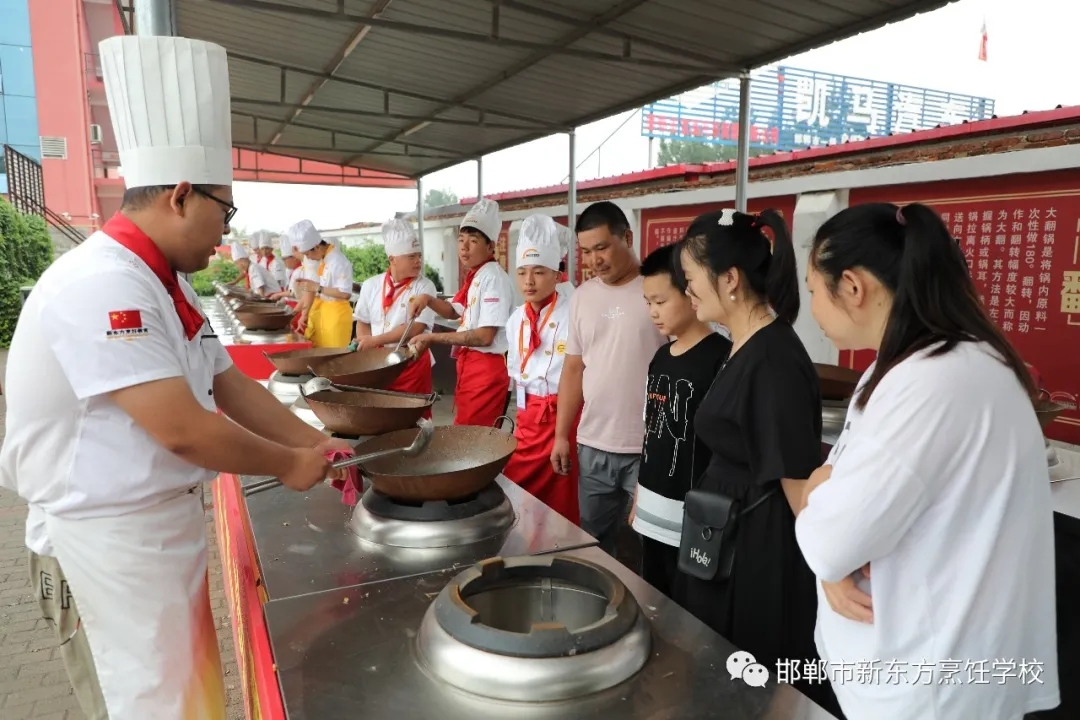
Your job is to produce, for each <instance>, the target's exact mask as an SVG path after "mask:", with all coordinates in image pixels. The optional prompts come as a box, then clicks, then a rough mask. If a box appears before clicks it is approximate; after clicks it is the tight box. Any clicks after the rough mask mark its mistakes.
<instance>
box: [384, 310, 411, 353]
mask: <svg viewBox="0 0 1080 720" xmlns="http://www.w3.org/2000/svg"><path fill="white" fill-rule="evenodd" d="M414 322H416V318H415V317H414V318H413V319H411V320H409V324H408V325H406V326H405V332H403V333H401V339H400V340H398V341H397V345H395V346H394V349H393V350H392V351H391V352H390V354H389V355H387V356H386V359H387V360H388V361H389V362H391V363H395V364H396V363H400V362H405V361H406V360H408V359H409V358H410V357H411V353H410V352H408V351H406V352H402V351H401V346H402V345H404V344H405V341H406V340H408V339H409V331H410V330H412V326H413V323H414Z"/></svg>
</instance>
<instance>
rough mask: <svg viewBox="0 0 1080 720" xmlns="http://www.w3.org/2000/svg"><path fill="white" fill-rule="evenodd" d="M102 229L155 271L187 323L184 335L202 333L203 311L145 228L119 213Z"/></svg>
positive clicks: (184, 324) (188, 337) (177, 312)
mask: <svg viewBox="0 0 1080 720" xmlns="http://www.w3.org/2000/svg"><path fill="white" fill-rule="evenodd" d="M101 231H102V232H103V233H105V234H106V235H108V236H109V237H111V238H112V239H113V240H115V241H116V242H118V243H120V244H121V245H123V246H124V247H126V248H127V249H128V250H130V251H131V252H133V253H135V254H136V255H137V256H138V257H139V259H140V260H142V261H143V262H144V263H146V265H147V266H148V267H149V268H150V270H152V271H153V273H154V275H156V276H157V279H158V280H160V281H161V284H162V285H164V286H165V291H166V292H167V293H169V297H171V298H172V301H173V305H174V306H175V307H176V314H177V316H178V317H179V318H180V324H181V325H183V326H184V335H185V336H186V337H187V339H188V340H191V339H192V338H194V337H195V336H196V335H198V334H199V328H201V327H202V325H203V322H205V320H204V318H203V316H202V313H200V312H199V311H198V310H196V309H195V306H194V305H192V304H191V303H190V302H189V301H188V299H187V296H186V295H184V291H183V290H181V289H180V282H179V281H178V280H177V279H176V271H175V270H173V269H172V268H171V267H170V266H169V261H168V260H166V259H165V255H164V254H162V252H161V250H160V249H159V248H158V246H157V245H155V244H154V241H153V240H151V239H150V237H149V236H148V235H147V234H146V233H144V232H143V231H142V230H140V229H139V228H138V226H136V225H135V223H133V222H131V220H130V219H128V218H127V217H126V216H125V215H123V214H121V213H116V214H115V215H113V216H112V218H110V219H109V222H107V223H105V227H103V228H101Z"/></svg>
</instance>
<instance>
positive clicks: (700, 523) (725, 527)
mask: <svg viewBox="0 0 1080 720" xmlns="http://www.w3.org/2000/svg"><path fill="white" fill-rule="evenodd" d="M778 489H779V488H773V489H772V490H770V491H769V492H767V493H765V494H764V495H762V496H761V497H759V498H758V499H757V500H755V501H754V502H752V503H750V505H749V506H748V507H747V508H746V509H742V503H741V502H739V501H738V500H736V499H734V498H731V497H728V496H727V495H724V494H723V493H719V492H711V491H708V490H701V489H699V488H695V489H693V490H691V491H689V492H688V493H686V500H685V502H684V504H683V524H682V537H681V538H680V540H679V570H680V571H682V572H684V573H686V574H687V575H690V576H691V577H696V578H698V579H700V580H727V579H728V578H730V577H731V571H732V569H734V567H735V533H736V532H737V531H738V528H739V519H740V518H742V517H743V516H745V515H747V514H748V513H750V512H751V511H753V510H754V509H755V508H757V507H758V506H759V505H761V504H762V503H763V502H765V501H766V500H768V499H769V498H770V497H772V496H773V495H774V494H776V491H777V490H778Z"/></svg>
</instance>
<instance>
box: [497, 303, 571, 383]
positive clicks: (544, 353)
mask: <svg viewBox="0 0 1080 720" xmlns="http://www.w3.org/2000/svg"><path fill="white" fill-rule="evenodd" d="M549 311H550V312H551V314H550V316H549V315H548V312H549ZM540 320H542V321H546V322H544V327H543V328H541V330H540V347H538V348H537V349H536V350H534V351H533V353H532V355H529V359H528V362H527V363H526V364H525V368H524V370H523V369H522V367H521V361H522V359H523V358H524V357H525V356H526V355H528V353H529V337H530V335H531V333H532V330H531V327H530V324H529V319H528V316H527V315H526V314H525V306H524V305H522V306H521V307H519V308H518V309H517V310H515V311H514V313H513V315H511V316H510V319H509V320H508V321H507V323H506V335H507V338H508V339H509V345H510V350H509V352H508V353H507V355H506V371H507V373H509V375H510V379H511V380H513V381H514V387H515V388H517V389H518V390H517V393H518V398H519V399H518V402H519V403H520V401H521V396H520V393H521V392H525V393H526V394H528V395H539V396H541V397H545V396H548V395H555V394H557V393H558V392H559V378H561V377H562V369H563V361H564V360H566V338H567V336H568V335H569V334H570V298H568V297H566V296H565V295H562V294H560V293H558V292H556V293H555V306H554V308H552V307H551V306H550V305H549V306H547V307H545V308H544V309H543V310H541V311H540Z"/></svg>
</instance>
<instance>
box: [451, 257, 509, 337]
mask: <svg viewBox="0 0 1080 720" xmlns="http://www.w3.org/2000/svg"><path fill="white" fill-rule="evenodd" d="M453 305H454V310H456V311H457V313H458V315H460V316H461V325H460V326H459V327H458V332H466V331H468V330H475V329H476V328H482V327H493V328H498V329H497V330H496V332H495V339H494V340H493V341H492V342H491V345H489V346H488V347H473V348H469V349H470V350H475V351H476V352H483V353H491V354H492V355H505V354H506V351H507V349H508V345H507V340H506V321H507V320H509V319H510V313H511V312H513V310H514V284H513V283H512V282H511V281H510V276H509V275H507V274H506V271H505V270H503V269H502V267H500V266H499V263H497V262H489V263H485V264H484V266H483V267H481V268H480V269H479V270H478V271H477V272H476V275H474V276H473V281H472V285H471V286H470V287H469V293H468V295H467V297H466V304H465V305H464V306H462V305H461V304H459V303H453Z"/></svg>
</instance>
